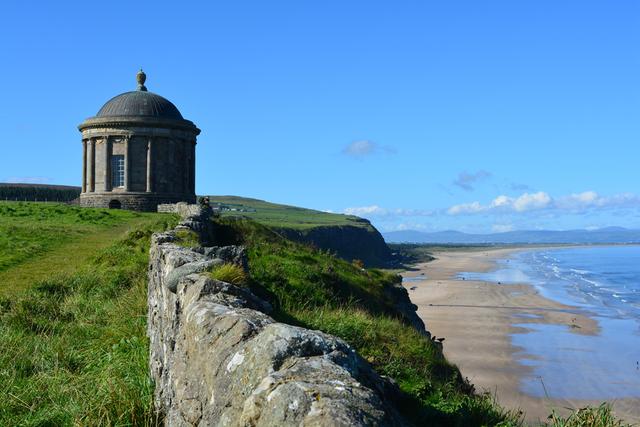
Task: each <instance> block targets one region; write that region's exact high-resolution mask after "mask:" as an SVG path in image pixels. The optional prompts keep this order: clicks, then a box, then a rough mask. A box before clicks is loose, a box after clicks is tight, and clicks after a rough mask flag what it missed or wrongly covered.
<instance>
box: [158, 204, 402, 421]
mask: <svg viewBox="0 0 640 427" xmlns="http://www.w3.org/2000/svg"><path fill="white" fill-rule="evenodd" d="M178 212H179V213H181V214H182V215H183V218H184V219H183V221H182V223H181V224H180V225H179V226H178V227H177V229H176V230H174V231H170V232H168V233H162V234H156V235H154V236H153V238H152V244H151V253H150V266H149V290H148V308H149V319H148V335H149V338H150V353H151V354H150V369H151V375H152V378H153V379H154V381H155V384H156V389H155V404H156V408H157V409H158V410H160V411H161V412H162V413H163V414H164V416H165V423H166V424H167V425H171V426H194V425H261V426H288V425H296V426H297V425H319V426H325V425H326V426H329V425H331V426H335V425H345V426H346V425H350V426H351V425H356V426H358V425H361V426H365V425H367V426H369V425H404V424H405V421H404V419H403V418H402V417H401V416H400V415H399V413H398V411H397V410H396V408H395V406H394V404H395V402H396V401H397V399H398V396H399V391H398V389H397V387H396V386H395V385H394V384H393V383H392V382H390V381H389V380H387V379H385V378H382V377H381V376H379V375H378V374H377V373H376V372H375V371H373V370H372V369H371V367H370V366H369V364H368V363H367V362H366V361H364V360H363V359H362V358H361V357H360V356H359V355H358V354H357V353H356V352H355V350H354V349H353V348H351V347H350V346H349V345H347V344H346V343H345V342H344V341H342V340H340V339H338V338H336V337H333V336H331V335H327V334H324V333H322V332H319V331H311V330H307V329H303V328H299V327H295V326H291V325H287V324H284V323H279V322H276V321H275V320H274V319H272V318H271V317H270V316H269V312H270V311H271V307H270V306H269V304H268V303H267V302H265V301H263V300H261V299H259V298H258V297H256V296H255V295H253V294H252V293H251V292H250V291H249V290H248V289H246V288H243V287H239V286H234V285H232V284H229V283H225V282H221V281H218V280H213V279H211V278H209V276H208V275H207V274H206V273H204V272H205V270H207V269H208V268H211V267H212V266H215V265H217V264H223V263H233V264H237V265H240V266H244V267H246V257H245V255H244V250H243V248H242V247H239V246H225V247H199V248H188V247H182V246H180V245H179V239H178V237H177V232H176V231H177V230H179V229H189V230H193V231H197V232H198V233H200V234H206V231H207V230H208V228H207V226H206V225H205V224H207V221H208V220H207V212H206V211H203V210H201V209H200V208H199V207H197V206H192V207H185V206H183V207H182V208H180V210H179V211H178ZM203 237H204V238H205V240H207V239H208V240H213V239H211V237H212V236H203Z"/></svg>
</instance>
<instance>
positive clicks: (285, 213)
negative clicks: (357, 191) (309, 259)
mask: <svg viewBox="0 0 640 427" xmlns="http://www.w3.org/2000/svg"><path fill="white" fill-rule="evenodd" d="M209 200H210V202H211V204H212V206H216V205H222V206H224V207H225V208H226V209H235V211H230V210H223V212H222V216H223V217H243V218H249V219H252V220H254V221H257V222H259V223H261V224H263V225H266V226H268V227H272V228H292V229H296V230H305V229H309V228H313V227H321V226H344V225H352V226H355V227H362V228H369V227H371V225H370V224H369V223H368V222H365V221H363V220H362V219H360V218H358V217H356V216H353V215H342V214H334V213H328V212H321V211H317V210H313V209H305V208H299V207H295V206H287V205H280V204H276V203H269V202H265V201H263V200H257V199H250V198H246V197H237V196H209Z"/></svg>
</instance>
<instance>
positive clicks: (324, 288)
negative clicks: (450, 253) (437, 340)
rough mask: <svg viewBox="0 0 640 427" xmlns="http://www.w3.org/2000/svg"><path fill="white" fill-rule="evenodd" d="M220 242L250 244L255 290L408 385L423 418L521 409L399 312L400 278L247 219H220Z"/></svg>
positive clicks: (413, 413)
mask: <svg viewBox="0 0 640 427" xmlns="http://www.w3.org/2000/svg"><path fill="white" fill-rule="evenodd" d="M219 224H220V225H219V227H220V228H219V234H220V235H221V236H222V238H223V239H225V240H226V241H224V242H223V243H236V244H237V243H243V244H246V245H247V247H248V252H249V267H250V275H251V285H250V286H251V288H252V290H253V291H254V292H255V293H256V294H258V295H261V296H262V297H263V298H265V299H268V300H269V301H270V302H272V303H273V305H274V307H276V313H275V317H276V318H278V319H279V320H281V321H285V322H288V323H294V324H299V325H301V326H305V327H310V328H312V329H320V330H323V331H325V332H328V333H331V334H334V335H337V336H339V337H341V338H343V339H345V340H346V341H347V342H349V343H350V344H351V345H353V346H354V347H355V348H356V349H357V350H358V352H359V353H360V354H361V355H362V356H363V357H364V358H366V359H367V360H368V361H369V362H370V363H371V364H372V365H373V366H374V367H375V368H376V370H377V371H378V372H380V373H381V374H384V375H388V376H390V377H392V378H394V379H395V380H396V381H397V382H398V384H399V386H400V388H401V389H402V390H403V391H404V392H405V393H406V396H405V398H404V399H402V402H401V405H402V406H403V409H404V411H403V412H404V413H406V414H408V415H410V417H411V418H412V419H413V420H414V421H415V422H416V424H420V423H421V422H422V421H423V420H424V419H427V418H428V419H430V420H431V423H432V424H431V425H485V424H486V425H494V424H496V423H499V422H506V423H514V424H516V423H517V420H516V417H514V416H513V415H511V414H506V413H504V412H503V411H502V409H500V408H498V407H497V406H495V405H494V404H493V402H492V400H491V398H490V397H489V396H478V395H475V394H474V393H473V392H472V387H471V386H470V385H469V384H468V383H467V382H466V381H464V380H463V378H462V376H461V375H460V372H459V371H458V369H457V368H456V367H455V366H452V365H451V364H449V363H448V362H447V361H446V359H445V358H444V356H443V355H442V352H441V351H440V350H439V349H438V348H437V347H436V346H435V344H434V343H433V342H432V341H431V340H429V339H426V338H425V337H423V336H422V335H420V334H419V333H418V332H417V331H416V330H415V329H413V328H412V327H411V326H409V325H407V324H405V323H403V322H402V321H401V320H399V317H398V313H397V312H396V310H395V307H394V305H393V302H392V301H391V300H389V299H388V298H387V297H386V296H385V292H384V289H385V287H387V286H389V285H391V284H393V283H397V282H398V281H399V280H400V278H399V276H397V275H395V274H390V273H387V272H384V271H380V270H375V269H371V270H364V269H362V268H360V267H358V266H355V265H352V264H351V263H348V262H345V261H342V260H340V259H337V258H335V257H334V256H332V255H330V254H328V253H326V252H322V251H318V250H315V249H312V248H309V247H307V246H304V245H300V244H298V243H294V242H291V241H288V240H285V239H283V238H281V237H280V236H278V235H276V234H275V233H272V232H271V231H269V230H268V229H266V228H265V227H263V226H261V225H259V224H257V223H255V222H253V221H247V220H238V219H232V218H226V219H225V218H223V219H221V220H220V221H219Z"/></svg>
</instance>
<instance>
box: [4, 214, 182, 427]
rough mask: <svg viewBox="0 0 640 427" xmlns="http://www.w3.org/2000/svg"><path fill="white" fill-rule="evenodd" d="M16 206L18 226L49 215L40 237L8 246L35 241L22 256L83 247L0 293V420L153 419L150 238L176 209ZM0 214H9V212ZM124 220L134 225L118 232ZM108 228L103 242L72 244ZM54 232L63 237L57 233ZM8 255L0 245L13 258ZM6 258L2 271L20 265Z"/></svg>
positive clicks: (120, 422) (23, 422) (88, 421)
mask: <svg viewBox="0 0 640 427" xmlns="http://www.w3.org/2000/svg"><path fill="white" fill-rule="evenodd" d="M13 207H14V208H15V209H14V210H13V211H12V213H11V215H12V216H11V217H10V218H20V220H19V221H16V225H17V226H18V225H19V226H20V227H24V228H29V227H33V231H34V232H37V231H38V225H37V224H38V222H39V221H40V220H42V221H43V222H44V223H49V224H47V226H48V228H47V231H46V232H44V233H43V236H44V237H43V239H44V240H45V241H46V242H47V243H46V244H44V245H41V246H39V245H35V246H34V245H29V243H30V242H31V243H37V237H38V234H37V233H36V234H34V235H33V236H32V237H31V238H29V234H25V233H23V234H20V236H22V237H21V238H19V239H18V238H16V240H15V245H11V246H14V247H15V246H20V247H28V248H33V249H32V250H31V252H29V254H30V255H29V257H30V256H33V254H34V253H37V254H38V257H42V258H43V259H46V258H48V257H49V256H50V255H51V254H53V253H57V252H58V251H59V250H63V249H66V250H73V248H82V249H83V251H84V250H89V252H90V254H89V255H88V256H87V257H86V258H84V259H83V260H82V261H80V262H77V263H74V265H73V266H71V267H69V266H62V267H63V268H62V270H66V271H64V272H63V273H60V272H56V269H52V270H50V272H49V275H48V277H47V278H46V279H44V280H39V281H35V282H33V281H32V280H31V278H28V277H27V278H25V280H26V282H25V283H21V284H19V287H21V288H22V289H24V291H23V292H21V293H20V294H16V295H13V296H12V297H11V298H8V297H0V347H1V348H2V352H0V425H3V426H4V425H7V426H8V425H25V426H31V425H33V426H35V425H52V426H53V425H56V426H57V425H74V424H75V425H154V424H156V422H157V421H158V420H157V419H156V418H155V415H154V413H153V408H152V393H153V385H152V383H151V382H150V380H149V376H148V368H147V363H148V343H147V339H146V285H147V283H146V281H147V278H146V272H147V263H148V242H149V236H150V235H151V233H152V231H153V230H160V229H165V228H166V227H168V226H173V225H174V224H175V222H176V220H175V217H173V216H171V215H159V214H155V215H152V214H146V215H142V216H140V215H138V214H133V213H131V212H118V211H104V210H97V209H96V210H94V209H85V210H82V211H81V212H78V210H76V208H72V207H68V206H59V207H57V208H55V209H54V210H53V211H52V210H51V209H52V208H51V206H50V205H36V204H30V205H27V204H21V205H13ZM19 213H20V214H21V215H18V214H19ZM1 222H2V223H3V225H4V226H7V224H8V223H9V224H10V223H12V221H11V220H9V219H7V218H6V217H3V218H2V220H1ZM56 222H59V224H58V228H57V232H56V231H55V223H56ZM126 224H132V225H133V226H135V228H136V231H133V232H130V233H128V234H126V236H123V235H122V230H123V227H124V225H126ZM116 230H117V231H116ZM109 231H111V232H112V234H113V236H112V237H111V238H109V239H107V242H108V243H107V244H106V245H104V244H103V246H105V247H103V248H102V249H99V248H97V247H96V246H95V245H94V246H93V247H90V248H86V247H84V246H82V245H74V243H80V242H83V241H85V240H86V237H87V236H95V235H96V233H97V234H98V235H100V236H101V237H105V236H106V234H108V232H109ZM56 233H57V236H58V237H59V239H60V240H62V241H64V243H62V244H60V243H58V242H56ZM11 246H10V247H11ZM6 247H7V246H6V245H5V246H4V248H6ZM6 255H7V254H6V253H5V252H0V256H4V257H3V259H10V257H7V256H6ZM84 255H86V254H84ZM27 258H28V257H27ZM11 259H12V265H13V267H11V268H8V269H7V271H11V270H13V269H17V268H20V267H21V266H22V265H23V264H21V263H20V262H19V261H18V260H17V259H16V258H15V257H14V258H11ZM24 259H25V258H23V262H24ZM50 267H52V268H53V266H50Z"/></svg>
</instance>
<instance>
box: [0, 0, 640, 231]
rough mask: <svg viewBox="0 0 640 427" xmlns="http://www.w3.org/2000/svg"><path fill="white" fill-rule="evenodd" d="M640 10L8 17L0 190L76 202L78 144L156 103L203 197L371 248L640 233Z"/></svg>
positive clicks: (1, 80)
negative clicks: (317, 220)
mask: <svg viewBox="0 0 640 427" xmlns="http://www.w3.org/2000/svg"><path fill="white" fill-rule="evenodd" d="M638 46H640V2H637V1H612V2H603V1H585V0H581V1H571V0H567V1H561V2H559V1H544V0H537V1H482V2H479V1H447V2H442V1H439V2H435V1H393V2H392V1H386V2H383V1H348V2H346V1H331V0H327V1H322V2H311V1H300V0H298V1H275V0H274V1H271V2H265V1H234V2H219V1H218V2H192V1H185V2H180V3H176V2H158V1H156V2H145V1H137V2H123V1H110V2H87V1H85V2H70V1H69V2H45V1H42V2H25V1H20V2H16V1H12V0H8V1H4V2H3V3H2V6H0V49H1V50H0V52H1V53H2V57H3V60H2V65H3V66H2V67H0V90H1V93H2V102H1V103H0V125H1V126H2V138H1V139H0V141H1V142H0V144H2V152H3V154H2V156H0V181H40V182H48V183H57V184H72V185H79V183H80V178H81V153H82V150H81V143H80V134H79V132H78V131H77V128H76V126H77V125H78V124H79V123H80V122H82V121H83V120H84V119H85V118H87V117H89V116H92V115H94V114H95V113H96V112H97V111H98V109H99V108H100V107H101V106H102V104H104V103H105V102H106V101H107V100H108V99H110V98H111V97H113V96H114V95H116V94H118V93H121V92H125V91H128V90H132V89H134V88H135V73H136V71H137V70H138V68H139V67H143V68H144V70H145V72H146V73H147V87H148V88H149V90H150V91H153V92H156V93H159V94H161V95H162V96H165V97H166V98H168V99H169V100H171V101H172V102H173V103H175V104H176V105H177V106H178V108H179V109H180V110H181V112H182V113H183V115H184V116H185V117H186V118H188V119H190V120H192V121H194V122H195V123H196V124H197V125H198V126H199V127H200V128H201V129H202V134H201V136H200V137H199V144H198V149H197V150H198V151H197V156H198V158H197V169H198V172H197V192H198V193H199V194H205V193H208V194H235V195H242V196H249V197H256V198H260V199H266V200H270V201H274V202H280V203H287V204H293V205H299V206H305V207H310V208H316V209H322V210H330V211H333V212H350V213H356V214H360V215H363V216H365V217H367V218H369V219H371V220H372V221H373V223H374V224H375V225H377V226H378V227H379V228H380V229H382V230H395V229H407V228H414V229H421V230H443V229H458V230H464V231H470V232H487V231H491V230H508V229H524V228H551V229H568V228H582V227H602V226H608V225H619V226H626V227H633V228H640V188H638V183H639V182H640V167H639V166H640V147H639V144H640V120H639V119H640V85H639V82H640V50H639V49H638Z"/></svg>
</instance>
